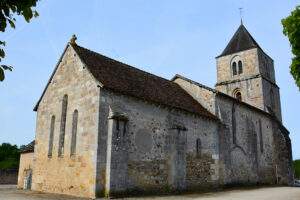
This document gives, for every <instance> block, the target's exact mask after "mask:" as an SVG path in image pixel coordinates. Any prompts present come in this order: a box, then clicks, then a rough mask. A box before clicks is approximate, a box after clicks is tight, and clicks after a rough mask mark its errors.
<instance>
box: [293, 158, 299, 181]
mask: <svg viewBox="0 0 300 200" xmlns="http://www.w3.org/2000/svg"><path fill="white" fill-rule="evenodd" d="M294 171H295V178H297V179H300V160H294Z"/></svg>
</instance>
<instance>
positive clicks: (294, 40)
mask: <svg viewBox="0 0 300 200" xmlns="http://www.w3.org/2000/svg"><path fill="white" fill-rule="evenodd" d="M281 23H282V25H283V33H284V35H286V36H287V37H288V39H289V41H290V44H291V47H292V53H293V54H294V57H293V58H292V64H291V67H290V71H291V74H292V75H293V77H294V79H295V81H296V84H297V86H298V88H299V89H300V6H297V7H296V9H295V10H293V11H292V12H291V15H290V16H288V17H286V18H285V19H282V21H281Z"/></svg>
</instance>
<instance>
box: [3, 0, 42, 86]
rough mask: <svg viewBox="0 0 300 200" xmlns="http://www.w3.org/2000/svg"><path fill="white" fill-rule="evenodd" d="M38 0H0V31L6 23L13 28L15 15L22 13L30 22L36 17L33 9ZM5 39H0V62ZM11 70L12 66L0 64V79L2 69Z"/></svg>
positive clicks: (4, 28)
mask: <svg viewBox="0 0 300 200" xmlns="http://www.w3.org/2000/svg"><path fill="white" fill-rule="evenodd" d="M37 1H39V0H1V1H0V31H1V32H5V30H6V27H7V25H8V24H9V25H10V27H11V28H15V27H16V26H15V22H16V19H15V17H14V16H15V15H22V16H23V17H24V19H25V20H26V22H30V20H31V19H32V18H33V17H37V16H38V13H37V11H35V10H33V8H34V7H36V3H37ZM4 46H5V41H1V40H0V63H1V62H2V60H3V58H4V57H5V51H4V49H3V47H4ZM5 70H10V71H12V67H11V66H9V65H4V64H1V65H0V81H3V80H4V78H5V74H4V71H5Z"/></svg>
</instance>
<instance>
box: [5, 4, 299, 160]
mask: <svg viewBox="0 0 300 200" xmlns="http://www.w3.org/2000/svg"><path fill="white" fill-rule="evenodd" d="M83 2H84V3H83ZM296 5H300V0H288V1H287V0H264V1H261V0H222V1H221V0H209V1H208V0H206V1H204V0H201V1H199V0H186V1H182V0H151V1H149V0H126V1H124V0H86V1H82V0H63V1H62V0H51V1H50V0H42V1H40V2H39V3H38V7H37V10H38V12H39V14H40V16H39V17H38V18H36V19H34V20H32V22H31V23H26V22H24V20H23V19H22V18H20V17H18V18H17V23H16V29H14V30H13V29H10V28H8V29H7V31H6V32H5V33H0V40H5V41H6V42H7V45H6V47H5V51H6V54H7V56H6V58H5V60H4V62H3V63H6V64H10V65H12V66H14V70H13V72H7V73H6V76H7V77H6V79H5V81H4V82H0V143H3V142H9V143H12V144H17V145H22V144H27V143H29V142H31V141H32V140H33V139H34V135H35V122H36V113H35V112H33V107H34V105H35V104H36V102H37V100H38V99H39V97H40V95H41V93H42V91H43V89H44V87H45V85H46V83H47V81H48V79H49V77H50V75H51V73H52V71H53V69H54V67H55V65H56V63H57V61H58V59H59V57H60V55H61V54H62V52H63V50H64V47H65V46H66V44H67V42H68V41H69V40H70V38H71V36H72V34H76V35H77V37H78V40H77V43H78V44H79V45H81V46H84V47H86V48H89V49H92V50H94V51H97V52H99V53H101V54H104V55H107V56H109V57H112V58H114V59H117V60H120V61H122V62H125V63H128V64H130V65H132V66H136V67H138V68H140V69H143V70H145V71H148V72H150V73H154V74H156V75H159V76H162V77H164V78H167V79H170V78H172V77H173V76H174V75H175V74H181V75H183V76H186V77H188V78H190V79H192V80H195V81H197V82H199V83H202V84H205V85H207V86H210V87H214V85H215V83H216V60H215V57H216V56H217V55H219V54H220V53H221V52H222V50H223V49H224V48H225V46H226V45H227V43H228V42H229V40H230V38H231V37H232V35H233V34H234V32H235V31H236V29H237V28H238V26H239V25H240V13H239V8H240V7H242V8H243V21H244V25H245V26H246V28H247V29H248V30H249V32H250V33H251V34H252V36H253V37H254V38H255V39H256V41H257V42H258V43H259V44H260V46H261V47H262V48H263V49H264V51H265V52H266V53H267V54H268V55H270V56H271V57H272V58H273V59H274V63H275V71H276V80H277V84H278V85H279V87H280V92H281V104H282V105H281V107H282V115H283V123H284V125H285V126H286V127H287V128H288V130H289V131H290V137H291V140H292V148H293V157H294V159H300V120H299V118H300V117H299V113H300V106H299V102H300V91H299V89H298V88H297V87H296V85H295V83H294V80H293V79H292V76H291V75H290V73H289V65H290V63H291V58H292V54H291V50H290V45H289V42H288V39H287V38H286V37H285V36H284V35H283V34H282V25H281V19H282V18H284V17H286V16H288V15H289V14H290V12H291V11H292V10H293V9H294V8H295V6H296ZM298 117H299V118H298Z"/></svg>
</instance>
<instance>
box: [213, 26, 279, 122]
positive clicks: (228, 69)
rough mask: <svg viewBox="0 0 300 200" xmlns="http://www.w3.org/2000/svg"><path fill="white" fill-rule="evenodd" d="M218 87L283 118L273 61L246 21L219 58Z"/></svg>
mask: <svg viewBox="0 0 300 200" xmlns="http://www.w3.org/2000/svg"><path fill="white" fill-rule="evenodd" d="M216 61H217V83H216V90H218V91H220V92H223V93H225V94H227V95H230V96H232V97H234V98H237V99H238V100H240V101H243V102H245V103H248V104H250V105H252V106H255V107H257V108H259V109H261V110H264V111H266V112H269V113H270V114H273V115H275V116H276V117H277V118H278V119H279V120H281V105H280V94H279V87H278V86H277V84H276V80H275V71H274V61H273V59H272V58H271V57H270V56H268V55H267V54H266V53H265V52H264V51H263V50H262V48H261V47H260V46H259V45H258V43H257V42H256V41H255V40H254V38H253V37H252V36H251V34H250V33H249V32H248V30H247V29H246V28H245V26H244V25H243V24H241V25H240V26H239V28H238V29H237V31H236V32H235V34H234V35H233V37H232V38H231V40H230V41H229V43H228V45H227V46H226V48H225V49H224V51H223V52H222V53H221V55H219V56H218V57H216Z"/></svg>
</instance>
